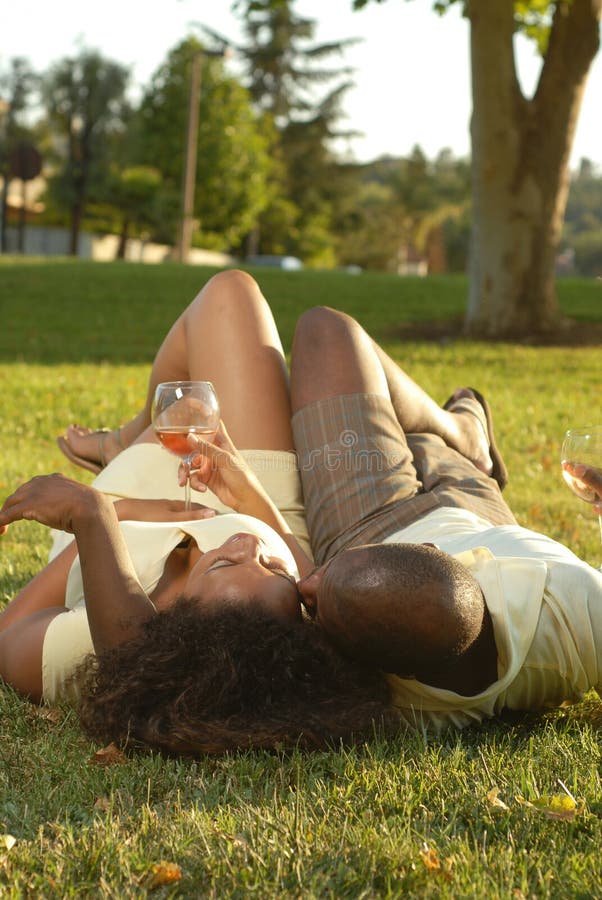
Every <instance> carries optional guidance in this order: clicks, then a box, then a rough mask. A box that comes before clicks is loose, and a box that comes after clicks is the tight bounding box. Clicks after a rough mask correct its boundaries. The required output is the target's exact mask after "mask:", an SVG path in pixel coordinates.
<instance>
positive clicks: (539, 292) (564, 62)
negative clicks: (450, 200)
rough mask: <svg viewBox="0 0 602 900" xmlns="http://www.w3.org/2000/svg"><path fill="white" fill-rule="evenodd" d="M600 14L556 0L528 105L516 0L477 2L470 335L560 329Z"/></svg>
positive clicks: (472, 8)
mask: <svg viewBox="0 0 602 900" xmlns="http://www.w3.org/2000/svg"><path fill="white" fill-rule="evenodd" d="M601 10H602V0H572V2H571V3H565V2H562V0H559V2H558V3H557V5H556V9H555V13H554V20H553V25H552V29H551V33H550V40H549V45H548V50H547V53H546V55H545V58H544V63H543V66H542V71H541V75H540V79H539V83H538V86H537V90H536V92H535V94H534V96H533V98H532V99H531V100H527V99H526V98H525V97H524V96H523V94H522V93H521V90H520V86H519V83H518V79H517V76H516V69H515V61H514V51H513V44H512V39H513V33H514V20H513V11H514V3H513V0H471V2H470V5H469V18H470V23H471V64H472V93H473V113H472V121H471V136H472V171H473V176H472V177H473V184H472V195H473V224H472V241H471V258H470V267H469V271H470V290H469V298H468V309H467V315H466V323H465V325H466V330H467V331H468V332H469V333H471V334H475V335H484V336H489V337H517V336H521V335H526V334H533V333H541V332H545V331H550V330H553V329H555V328H557V327H558V326H559V324H560V322H561V315H560V309H559V306H558V300H557V296H556V290H555V280H554V267H555V259H556V252H557V248H558V242H559V238H560V232H561V228H562V222H563V218H564V211H565V207H566V200H567V194H568V187H569V169H568V165H569V158H570V150H571V146H572V142H573V137H574V133H575V126H576V122H577V117H578V114H579V109H580V106H581V100H582V97H583V92H584V89H585V83H586V80H587V74H588V71H589V68H590V65H591V62H592V60H593V59H594V57H595V55H596V53H597V50H598V46H599V31H598V23H599V21H600V14H601Z"/></svg>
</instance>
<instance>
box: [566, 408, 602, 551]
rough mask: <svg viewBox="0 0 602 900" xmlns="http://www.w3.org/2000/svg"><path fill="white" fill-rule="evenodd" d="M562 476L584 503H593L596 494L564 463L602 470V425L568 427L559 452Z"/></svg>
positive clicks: (601, 526) (601, 530) (600, 520)
mask: <svg viewBox="0 0 602 900" xmlns="http://www.w3.org/2000/svg"><path fill="white" fill-rule="evenodd" d="M560 459H561V464H562V477H563V478H564V480H565V482H566V484H567V485H568V486H569V487H570V489H571V490H572V491H573V493H574V494H575V495H576V496H577V497H579V499H580V500H584V501H585V502H586V503H595V502H596V500H597V499H598V494H597V493H596V491H594V490H593V489H592V488H591V487H590V486H589V485H588V484H586V483H585V482H584V481H582V480H581V479H580V478H578V477H577V476H576V475H574V474H571V473H570V472H567V470H566V469H565V467H564V464H565V463H571V464H572V465H573V466H575V465H579V464H581V465H584V466H588V467H590V468H592V469H597V470H598V471H599V472H600V471H602V425H591V426H589V427H584V428H570V429H569V430H568V431H567V432H566V434H565V436H564V441H563V442H562V451H561V454H560ZM598 523H599V525H600V539H601V541H602V516H601V515H599V516H598Z"/></svg>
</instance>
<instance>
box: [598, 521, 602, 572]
mask: <svg viewBox="0 0 602 900" xmlns="http://www.w3.org/2000/svg"><path fill="white" fill-rule="evenodd" d="M598 525H599V526H600V545H602V513H600V515H599V516H598ZM600 571H601V572H602V565H601V566H600Z"/></svg>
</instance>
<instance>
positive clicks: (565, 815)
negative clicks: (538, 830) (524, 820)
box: [516, 794, 585, 822]
mask: <svg viewBox="0 0 602 900" xmlns="http://www.w3.org/2000/svg"><path fill="white" fill-rule="evenodd" d="M516 799H517V801H518V802H519V803H522V804H523V805H524V806H528V807H530V808H531V809H535V810H537V812H540V813H543V815H544V816H546V818H548V819H559V820H561V821H563V822H572V821H573V820H574V819H575V817H576V816H580V815H582V813H583V812H584V811H585V800H574V799H573V797H569V796H567V794H544V796H542V797H539V798H538V799H537V800H525V798H524V797H517V798H516Z"/></svg>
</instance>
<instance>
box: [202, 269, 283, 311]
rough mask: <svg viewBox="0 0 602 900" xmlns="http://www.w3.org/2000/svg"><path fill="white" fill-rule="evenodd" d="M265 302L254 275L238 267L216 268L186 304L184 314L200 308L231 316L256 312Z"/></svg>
mask: <svg viewBox="0 0 602 900" xmlns="http://www.w3.org/2000/svg"><path fill="white" fill-rule="evenodd" d="M265 305H266V301H265V298H264V297H263V295H262V293H261V291H260V289H259V285H258V284H257V282H256V281H255V279H254V278H253V277H252V276H251V275H249V274H248V272H243V271H242V270H241V269H227V270H225V271H223V272H218V273H217V274H216V275H213V277H212V278H210V279H209V281H208V282H207V283H206V284H205V285H204V287H203V288H202V290H201V291H200V292H199V294H197V296H196V297H195V299H194V300H193V301H192V303H191V304H190V306H189V307H188V311H187V312H188V316H189V317H192V316H195V314H196V313H197V312H200V311H202V314H203V315H204V316H207V315H210V314H211V313H216V314H220V315H223V314H226V315H227V316H229V317H230V316H232V317H233V319H235V318H236V317H237V316H240V315H246V314H248V313H249V312H253V313H257V311H258V310H260V309H262V308H263V307H264V306H265Z"/></svg>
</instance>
